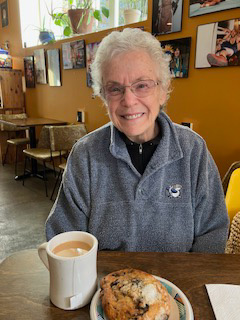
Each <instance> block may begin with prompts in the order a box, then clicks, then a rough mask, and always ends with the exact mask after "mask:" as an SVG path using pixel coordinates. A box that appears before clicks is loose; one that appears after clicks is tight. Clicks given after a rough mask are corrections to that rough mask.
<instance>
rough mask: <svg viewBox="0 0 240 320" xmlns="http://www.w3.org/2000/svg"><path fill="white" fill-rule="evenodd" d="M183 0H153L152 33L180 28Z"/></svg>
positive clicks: (161, 32)
mask: <svg viewBox="0 0 240 320" xmlns="http://www.w3.org/2000/svg"><path fill="white" fill-rule="evenodd" d="M182 7H183V0H153V13H152V34H156V35H158V34H167V33H172V32H179V31H181V30H182Z"/></svg>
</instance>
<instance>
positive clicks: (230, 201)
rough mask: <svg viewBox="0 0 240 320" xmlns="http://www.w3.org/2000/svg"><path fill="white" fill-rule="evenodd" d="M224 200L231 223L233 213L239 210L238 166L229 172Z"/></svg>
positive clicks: (239, 174)
mask: <svg viewBox="0 0 240 320" xmlns="http://www.w3.org/2000/svg"><path fill="white" fill-rule="evenodd" d="M225 200H226V206H227V210H228V215H229V219H230V223H231V222H232V219H233V217H234V216H235V214H236V213H237V212H239V211H240V168H238V169H235V170H234V171H233V173H232V174H231V177H230V180H229V184H228V188H227V193H226V198H225Z"/></svg>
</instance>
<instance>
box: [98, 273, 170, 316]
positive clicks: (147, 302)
mask: <svg viewBox="0 0 240 320" xmlns="http://www.w3.org/2000/svg"><path fill="white" fill-rule="evenodd" d="M100 286H101V292H100V298H101V301H102V306H103V310H104V313H105V315H106V316H107V317H108V320H167V319H168V318H169V314H170V300H169V295H168V292H167V289H166V288H165V287H164V286H163V285H162V284H161V283H160V281H158V280H157V279H155V278H154V277H153V276H152V275H150V274H148V273H146V272H144V271H141V270H136V269H122V270H119V271H116V272H112V273H110V274H108V275H107V276H105V277H104V278H103V279H102V280H101V282H100Z"/></svg>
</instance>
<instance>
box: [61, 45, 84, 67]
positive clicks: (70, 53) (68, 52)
mask: <svg viewBox="0 0 240 320" xmlns="http://www.w3.org/2000/svg"><path fill="white" fill-rule="evenodd" d="M62 58H63V69H82V68H85V67H86V55H85V41H84V40H78V41H73V42H66V43H63V44H62Z"/></svg>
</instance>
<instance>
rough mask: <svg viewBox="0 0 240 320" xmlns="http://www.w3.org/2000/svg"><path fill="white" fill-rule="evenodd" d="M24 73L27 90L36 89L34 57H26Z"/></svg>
mask: <svg viewBox="0 0 240 320" xmlns="http://www.w3.org/2000/svg"><path fill="white" fill-rule="evenodd" d="M23 61H24V73H25V81H26V87H27V88H35V73H34V56H28V57H24V59H23Z"/></svg>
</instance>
